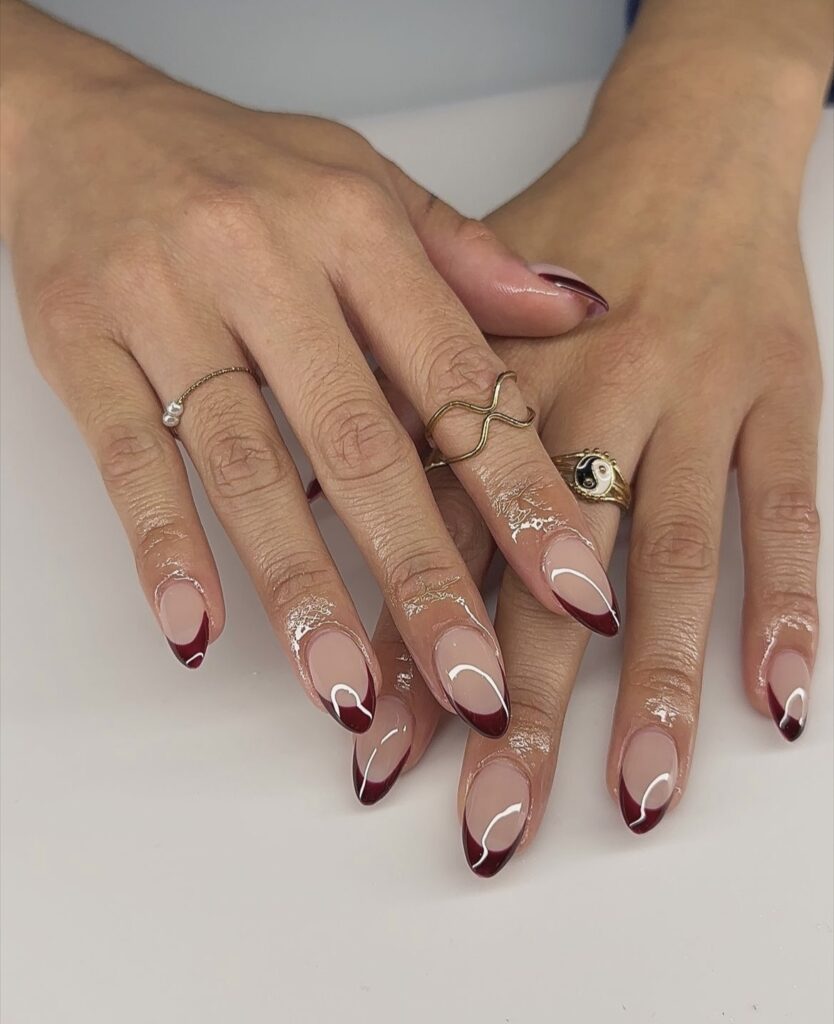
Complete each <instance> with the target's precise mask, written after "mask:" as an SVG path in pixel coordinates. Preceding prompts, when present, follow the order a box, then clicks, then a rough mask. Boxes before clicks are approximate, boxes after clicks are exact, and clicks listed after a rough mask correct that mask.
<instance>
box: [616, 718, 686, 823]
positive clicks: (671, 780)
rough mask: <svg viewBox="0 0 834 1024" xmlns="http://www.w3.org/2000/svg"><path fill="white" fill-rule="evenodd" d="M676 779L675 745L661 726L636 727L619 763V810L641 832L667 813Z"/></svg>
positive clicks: (676, 752)
mask: <svg viewBox="0 0 834 1024" xmlns="http://www.w3.org/2000/svg"><path fill="white" fill-rule="evenodd" d="M677 779H678V748H677V747H676V746H675V742H674V740H673V739H672V738H671V737H670V736H668V735H667V734H666V733H665V732H662V731H661V730H660V729H652V728H647V729H639V730H638V731H637V732H635V733H634V735H633V736H632V737H631V739H630V740H629V741H628V745H627V746H626V749H625V753H624V754H623V763H622V766H621V767H620V794H619V795H620V810H621V811H622V812H623V818H624V819H625V823H626V825H628V827H629V828H630V829H631V831H632V832H636V833H637V834H638V835H642V834H643V833H644V832H649V831H650V830H651V829H653V828H654V827H655V825H657V824H658V822H659V821H660V819H661V818H662V817H663V815H664V814H665V813H666V809H667V808H668V806H669V802H670V801H671V799H672V793H673V792H674V789H675V783H676V782H677Z"/></svg>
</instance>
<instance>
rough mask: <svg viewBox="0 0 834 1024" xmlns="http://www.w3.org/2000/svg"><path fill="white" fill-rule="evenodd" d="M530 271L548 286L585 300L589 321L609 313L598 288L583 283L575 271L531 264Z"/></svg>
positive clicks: (544, 264)
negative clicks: (553, 286)
mask: <svg viewBox="0 0 834 1024" xmlns="http://www.w3.org/2000/svg"><path fill="white" fill-rule="evenodd" d="M530 269H531V270H532V271H533V273H534V274H538V275H539V277H540V278H541V279H542V280H543V281H547V282H548V284H552V285H555V286H556V287H557V288H560V289H562V290H564V291H567V292H570V293H572V294H573V295H578V296H579V297H580V298H582V299H585V301H586V302H587V304H588V312H587V316H588V319H591V318H592V317H598V316H603V315H604V314H605V313H607V312H608V303H607V302H606V300H605V299H604V298H603V297H602V296H601V295H600V293H599V292H598V291H597V290H596V288H592V287H591V286H590V285H589V284H588V282H587V281H583V280H582V278H581V277H579V276H578V275H577V274H574V273H573V271H571V270H567V269H566V268H565V267H557V266H556V265H555V264H553V263H531V264H530Z"/></svg>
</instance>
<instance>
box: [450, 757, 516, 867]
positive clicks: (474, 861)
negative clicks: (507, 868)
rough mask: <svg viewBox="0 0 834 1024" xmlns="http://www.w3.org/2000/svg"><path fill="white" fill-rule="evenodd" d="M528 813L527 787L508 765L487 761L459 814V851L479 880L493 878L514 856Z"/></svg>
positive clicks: (506, 763)
mask: <svg viewBox="0 0 834 1024" xmlns="http://www.w3.org/2000/svg"><path fill="white" fill-rule="evenodd" d="M529 813H530V783H529V782H528V780H527V777H526V776H525V775H523V774H522V773H521V772H520V771H519V770H518V769H517V768H514V767H513V766H512V765H511V764H509V762H507V761H501V760H495V761H491V762H489V763H488V764H486V765H484V767H483V768H482V769H481V770H480V771H479V772H478V774H477V775H476V776H475V778H474V779H473V780H472V783H471V785H470V786H469V792H468V793H467V795H466V804H465V805H464V810H463V850H464V853H465V854H466V861H467V863H468V864H469V867H470V868H472V870H473V871H474V872H475V874H476V875H480V876H481V877H482V878H491V877H492V876H493V875H495V874H497V873H498V872H499V871H500V870H501V868H503V867H504V865H505V864H506V863H507V861H508V860H509V859H510V857H512V855H513V854H514V853H515V851H516V848H517V847H518V844H519V843H520V842H521V837H522V835H523V833H524V826H525V825H526V823H527V816H528V814H529Z"/></svg>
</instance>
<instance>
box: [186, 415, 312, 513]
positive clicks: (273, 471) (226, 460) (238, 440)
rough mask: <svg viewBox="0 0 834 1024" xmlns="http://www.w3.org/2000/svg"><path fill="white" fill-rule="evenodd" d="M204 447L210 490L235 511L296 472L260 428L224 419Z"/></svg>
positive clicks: (207, 436)
mask: <svg viewBox="0 0 834 1024" xmlns="http://www.w3.org/2000/svg"><path fill="white" fill-rule="evenodd" d="M201 447H202V451H203V458H204V460H205V466H206V474H207V478H208V480H207V482H208V486H209V488H210V490H211V491H212V493H213V495H215V496H216V497H217V498H218V499H219V500H220V501H222V502H224V503H226V504H227V505H229V506H231V507H232V509H233V510H234V508H236V507H237V505H238V504H239V503H240V502H244V503H245V502H250V501H251V499H252V498H253V497H255V496H256V495H259V494H264V492H269V491H271V490H274V489H276V488H279V487H281V486H282V485H283V484H284V483H285V482H287V481H288V480H289V477H290V474H291V472H292V471H293V470H292V467H291V466H290V464H289V459H288V458H286V457H285V455H284V453H283V452H282V451H281V450H280V446H279V443H278V441H277V439H276V438H273V437H271V436H270V435H269V434H268V433H267V432H266V431H264V430H263V429H262V428H260V427H258V426H254V425H249V426H247V425H246V424H244V423H228V422H223V421H222V420H221V422H220V424H219V425H217V426H215V427H214V428H213V429H212V430H211V431H209V432H208V433H207V434H206V435H205V437H204V438H203V439H202V440H201Z"/></svg>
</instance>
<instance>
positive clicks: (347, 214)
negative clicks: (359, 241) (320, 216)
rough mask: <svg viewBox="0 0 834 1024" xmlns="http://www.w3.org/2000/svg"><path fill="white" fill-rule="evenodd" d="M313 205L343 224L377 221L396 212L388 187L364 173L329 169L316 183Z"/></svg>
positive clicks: (321, 174) (344, 169)
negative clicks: (393, 211)
mask: <svg viewBox="0 0 834 1024" xmlns="http://www.w3.org/2000/svg"><path fill="white" fill-rule="evenodd" d="M312 199H313V202H314V204H315V206H316V208H317V209H320V210H325V211H327V212H328V214H329V215H330V216H331V217H332V218H333V219H335V220H337V221H338V222H340V223H356V222H362V223H365V222H368V221H374V220H377V219H379V218H381V217H384V216H385V215H387V214H389V213H391V212H392V210H393V202H392V199H391V196H390V194H389V193H388V191H387V190H386V188H385V186H384V185H382V184H380V183H379V182H378V181H376V180H375V179H374V178H372V177H370V176H369V175H367V174H364V173H362V171H354V170H350V169H347V168H328V169H327V170H325V171H322V172H321V173H320V174H319V175H318V176H317V178H316V179H315V181H314V185H313V196H312Z"/></svg>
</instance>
